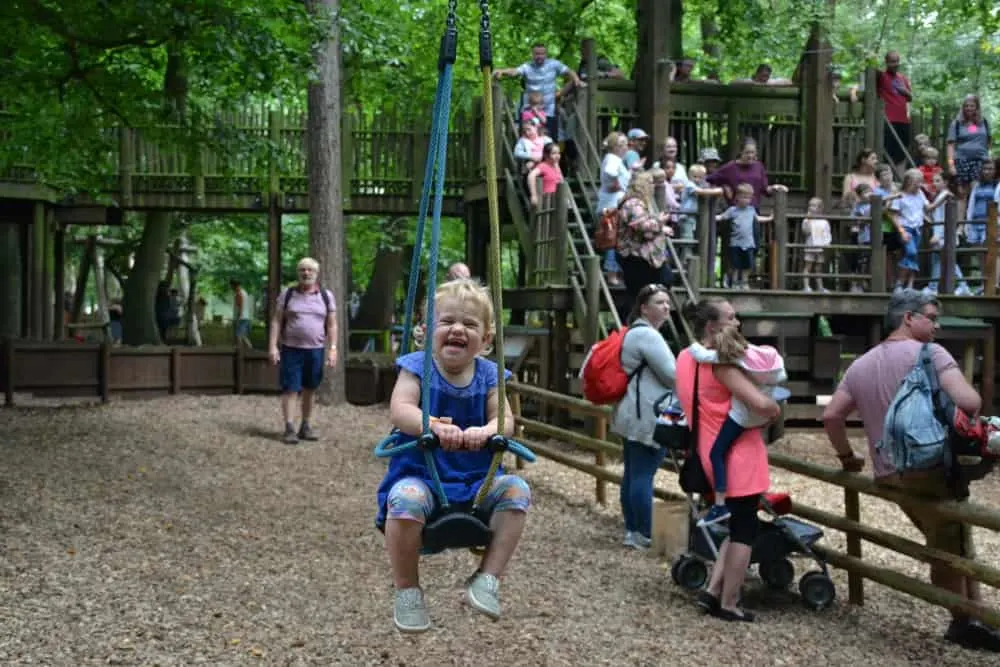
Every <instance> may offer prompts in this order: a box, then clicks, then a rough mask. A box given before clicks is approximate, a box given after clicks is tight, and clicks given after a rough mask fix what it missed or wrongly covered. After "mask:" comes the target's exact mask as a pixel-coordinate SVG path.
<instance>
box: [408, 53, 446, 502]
mask: <svg viewBox="0 0 1000 667" xmlns="http://www.w3.org/2000/svg"><path fill="white" fill-rule="evenodd" d="M441 80H442V82H443V84H442V88H443V93H442V98H441V107H440V108H439V109H438V110H437V115H436V116H435V117H434V123H433V125H432V129H431V132H432V133H434V132H435V131H436V133H437V134H438V137H437V140H438V141H437V146H436V148H437V155H436V156H435V158H436V160H437V165H436V166H437V174H436V178H435V179H434V180H435V183H434V184H435V186H436V188H435V190H434V212H433V214H432V217H431V253H430V255H431V256H430V259H429V260H428V263H427V317H426V318H425V320H424V322H425V326H424V372H423V377H421V378H420V403H421V406H420V408H421V411H422V412H423V432H424V433H427V432H428V431H430V426H431V373H432V372H433V364H434V358H433V351H434V345H433V343H432V341H431V338H432V336H433V334H434V293H435V292H436V291H437V267H438V261H439V260H438V250H439V247H440V245H441V208H442V205H443V203H444V177H445V166H446V164H447V159H448V117H449V113H450V109H451V84H452V66H451V65H450V64H446V65H445V66H444V69H443V70H442V71H441ZM431 159H434V158H432V157H431V156H430V155H428V161H430V160H431ZM418 248H419V246H417V248H414V252H417V249H418ZM424 459H425V461H426V462H427V469H428V470H430V473H431V478H432V479H433V480H434V490H435V492H436V493H437V496H438V501H439V502H440V503H441V507H448V506H449V503H448V497H447V495H446V494H445V492H444V485H443V484H441V477H440V476H439V474H438V469H437V465H435V463H434V453H433V452H424Z"/></svg>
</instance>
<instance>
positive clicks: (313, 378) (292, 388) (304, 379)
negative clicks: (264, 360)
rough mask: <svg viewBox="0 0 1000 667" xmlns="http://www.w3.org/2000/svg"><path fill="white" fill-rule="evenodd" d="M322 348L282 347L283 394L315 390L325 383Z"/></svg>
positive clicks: (281, 373)
mask: <svg viewBox="0 0 1000 667" xmlns="http://www.w3.org/2000/svg"><path fill="white" fill-rule="evenodd" d="M323 353H324V350H323V348H322V347H313V348H303V347H288V346H287V345H282V346H281V368H280V370H279V376H280V379H281V391H282V393H286V394H287V393H294V394H297V393H299V392H300V391H302V390H303V389H315V388H316V387H318V386H319V383H320V382H322V381H323Z"/></svg>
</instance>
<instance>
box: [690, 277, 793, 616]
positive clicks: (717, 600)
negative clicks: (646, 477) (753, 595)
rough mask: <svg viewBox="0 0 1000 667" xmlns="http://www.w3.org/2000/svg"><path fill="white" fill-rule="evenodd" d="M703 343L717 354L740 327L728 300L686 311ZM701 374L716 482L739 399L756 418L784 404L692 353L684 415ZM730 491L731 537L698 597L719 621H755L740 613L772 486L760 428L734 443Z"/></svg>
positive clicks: (706, 440) (707, 445)
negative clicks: (716, 453)
mask: <svg viewBox="0 0 1000 667" xmlns="http://www.w3.org/2000/svg"><path fill="white" fill-rule="evenodd" d="M685 310H686V311H687V312H686V313H685V314H686V315H687V317H688V318H689V320H690V321H691V323H692V326H693V327H694V334H695V337H696V338H697V339H698V342H699V343H700V344H701V345H702V346H704V347H706V348H709V349H711V348H712V347H713V346H714V345H715V340H716V338H717V335H718V333H719V332H720V331H721V330H722V329H724V328H726V327H738V326H739V324H740V323H739V320H738V319H736V311H735V310H733V306H732V305H731V304H730V303H729V302H728V301H726V300H725V299H722V298H718V297H715V298H708V299H702V300H701V301H699V302H698V303H696V304H694V305H693V306H690V307H688V308H686V309H685ZM696 372H697V373H698V433H697V434H696V440H697V442H698V456H700V457H701V463H702V467H704V469H705V472H706V474H707V475H708V477H709V482H713V481H714V480H713V478H712V464H711V450H712V444H713V443H714V442H715V440H716V438H717V437H718V436H719V432H720V431H721V430H722V425H723V424H724V423H725V421H726V418H727V417H728V415H729V412H730V406H731V403H732V400H733V399H737V400H739V401H741V402H742V403H743V404H744V405H746V406H747V408H748V409H750V410H752V411H753V412H754V414H756V415H759V416H762V417H766V418H768V419H774V418H776V417H777V416H778V415H779V414H780V408H779V407H778V404H777V403H776V402H775V401H774V399H772V398H771V397H770V396H768V395H766V394H765V393H763V392H762V391H761V390H760V389H758V388H757V387H756V385H754V383H753V382H752V381H751V380H750V378H749V377H747V375H746V374H745V373H744V372H743V371H742V370H741V369H740V368H739V367H738V366H735V365H732V366H729V365H709V364H699V363H698V362H697V361H695V358H694V356H693V355H692V353H691V350H690V349H686V350H684V351H683V352H681V354H680V356H679V357H678V358H677V380H676V385H675V388H676V391H677V398H678V399H679V400H680V402H681V406H682V407H683V408H684V412H685V413H687V414H689V415H690V414H692V409H693V407H694V384H695V373H696ZM726 468H727V469H728V480H727V483H728V491H727V494H726V506H727V507H728V509H729V512H730V515H731V516H730V518H729V537H728V538H727V539H726V540H725V541H724V542H723V543H722V547H721V548H720V549H719V559H718V561H716V563H715V567H713V568H712V578H711V579H710V580H709V582H708V588H707V589H706V590H705V591H703V592H702V593H701V594H700V595H699V596H698V604H699V605H700V606H701V607H703V608H704V609H705V610H707V611H709V612H710V613H711V614H713V615H714V616H718V617H719V618H722V619H724V620H727V621H752V620H753V615H752V614H750V613H749V612H746V611H743V610H742V609H740V607H739V606H738V605H739V597H740V589H741V588H742V587H743V580H744V579H745V578H746V571H747V567H749V565H750V552H751V550H752V547H753V543H754V540H755V539H756V537H757V503H758V501H759V499H760V495H761V494H762V493H764V492H765V491H767V489H768V486H769V485H770V471H769V469H768V465H767V448H766V447H765V445H764V437H763V435H762V433H761V430H760V429H748V430H746V431H744V432H743V434H742V435H740V437H738V438H737V439H736V441H735V442H734V443H733V444H732V446H731V447H730V449H729V454H728V457H727V459H726Z"/></svg>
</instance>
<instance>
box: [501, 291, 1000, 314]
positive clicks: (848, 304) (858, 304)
mask: <svg viewBox="0 0 1000 667" xmlns="http://www.w3.org/2000/svg"><path fill="white" fill-rule="evenodd" d="M612 291H613V292H615V293H616V296H619V295H620V297H624V295H625V290H624V289H623V288H621V287H618V288H612ZM699 295H700V296H702V297H706V296H721V297H725V298H726V299H729V301H730V302H731V303H732V304H733V307H734V308H735V309H736V312H737V313H740V314H741V315H745V316H751V317H753V316H757V317H760V316H763V315H765V314H768V313H774V314H784V315H785V316H787V315H789V314H792V315H803V316H813V315H859V316H867V317H879V316H883V315H885V311H886V309H887V308H888V306H889V297H890V296H891V295H890V294H888V293H884V294H869V293H865V294H853V293H847V292H833V293H830V294H816V293H807V292H801V291H791V290H785V291H777V290H775V291H771V290H761V291H745V292H743V291H734V290H728V289H702V290H700V291H699ZM939 299H940V301H941V308H942V311H943V312H944V313H945V314H946V315H949V316H954V317H963V318H966V317H972V318H986V319H1000V297H984V296H952V295H943V296H941V297H939ZM503 305H504V307H505V308H513V309H515V310H566V311H571V310H572V309H573V290H572V288H570V287H569V286H568V285H553V286H548V287H522V288H518V289H507V290H504V292H503Z"/></svg>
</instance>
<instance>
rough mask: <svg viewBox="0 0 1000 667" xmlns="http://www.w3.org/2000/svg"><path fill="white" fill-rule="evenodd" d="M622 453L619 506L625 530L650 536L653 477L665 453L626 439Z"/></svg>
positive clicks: (656, 448)
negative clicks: (622, 468)
mask: <svg viewBox="0 0 1000 667" xmlns="http://www.w3.org/2000/svg"><path fill="white" fill-rule="evenodd" d="M623 450H624V451H623V453H624V457H625V472H624V474H623V475H622V487H621V503H622V516H623V517H624V518H625V530H628V531H634V532H639V533H640V534H642V535H643V536H644V537H650V536H651V535H652V533H653V478H654V477H655V476H656V471H657V470H658V469H659V467H660V464H661V463H663V457H664V456H666V451H665V450H664V449H663V448H661V447H649V446H647V445H643V444H641V443H639V442H636V441H635V440H626V441H625V445H624V447H623Z"/></svg>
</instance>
